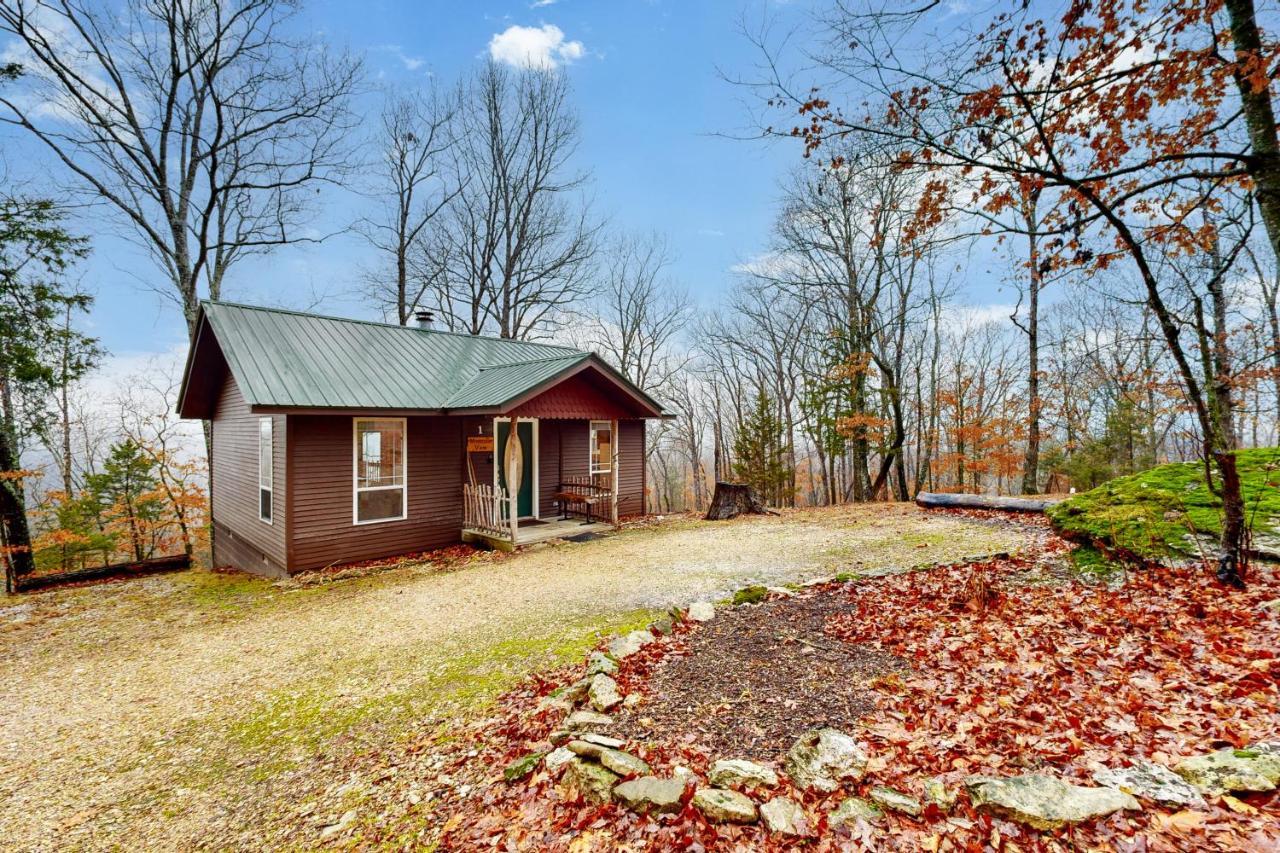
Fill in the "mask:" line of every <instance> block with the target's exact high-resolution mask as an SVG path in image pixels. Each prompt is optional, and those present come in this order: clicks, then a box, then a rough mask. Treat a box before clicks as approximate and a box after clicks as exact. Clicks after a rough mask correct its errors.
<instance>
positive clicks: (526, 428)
mask: <svg viewBox="0 0 1280 853" xmlns="http://www.w3.org/2000/svg"><path fill="white" fill-rule="evenodd" d="M533 432H534V430H533V421H516V435H517V436H519V437H520V447H521V454H520V457H521V459H522V460H523V464H522V465H521V466H520V467H521V469H522V471H521V475H520V489H519V491H518V492H517V493H516V514H517V515H518V516H519V517H520V518H529V517H530V516H532V515H533V478H534V467H533V466H534V452H533V447H534V435H533ZM494 435H495V436H496V437H497V441H496V442H494V445H495V446H494V449H493V450H494V453H493V455H494V458H495V461H496V463H497V466H498V485H499V486H501V487H502V488H504V489H507V490H508V491H510V487H509V486H508V485H507V470H506V469H507V439H508V437H509V436H510V435H511V422H510V421H498V423H497V425H496V429H495V431H494Z"/></svg>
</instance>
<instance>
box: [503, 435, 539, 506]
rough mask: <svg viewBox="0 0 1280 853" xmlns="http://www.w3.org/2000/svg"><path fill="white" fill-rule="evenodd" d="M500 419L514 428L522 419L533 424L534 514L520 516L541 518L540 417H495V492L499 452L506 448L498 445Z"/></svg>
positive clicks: (517, 500)
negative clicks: (539, 478) (539, 474)
mask: <svg viewBox="0 0 1280 853" xmlns="http://www.w3.org/2000/svg"><path fill="white" fill-rule="evenodd" d="M499 421H501V422H503V423H510V424H511V425H512V428H513V429H514V428H515V424H517V423H520V422H521V421H524V422H525V423H530V424H533V453H532V454H531V455H530V457H529V458H530V459H532V460H533V502H532V503H533V505H532V506H531V507H530V509H531V510H533V514H532V515H522V516H520V518H523V519H526V520H528V519H538V518H541V517H542V488H541V484H540V483H539V482H538V469H539V468H541V467H542V464H541V460H540V459H539V450H538V445H539V444H541V441H540V440H539V438H538V419H537V418H494V419H493V490H494V492H497V491H498V460H499V456H498V454H499V453H502V452H504V450H505V448H501V447H498V422H499ZM519 500H520V498H519V496H518V495H517V496H516V503H517V504H519ZM520 518H517V519H516V520H517V521H519V520H520Z"/></svg>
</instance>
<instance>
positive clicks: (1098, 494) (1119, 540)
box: [1047, 448, 1280, 560]
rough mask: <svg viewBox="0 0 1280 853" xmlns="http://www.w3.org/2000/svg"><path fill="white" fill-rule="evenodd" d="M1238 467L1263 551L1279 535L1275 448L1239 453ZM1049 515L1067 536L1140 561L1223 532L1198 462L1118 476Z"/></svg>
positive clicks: (1279, 456) (1177, 552)
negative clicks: (1099, 545)
mask: <svg viewBox="0 0 1280 853" xmlns="http://www.w3.org/2000/svg"><path fill="white" fill-rule="evenodd" d="M1236 465H1237V468H1238V469H1239V472H1240V483H1241V489H1242V491H1243V493H1244V499H1245V507H1246V515H1247V517H1248V518H1249V519H1250V521H1251V523H1252V525H1253V536H1254V541H1255V547H1257V548H1259V550H1262V551H1264V552H1265V551H1266V549H1267V543H1271V542H1275V541H1277V540H1280V448H1260V449H1256V450H1241V451H1237V453H1236ZM1215 476H1216V472H1215ZM1047 515H1048V516H1049V519H1050V520H1051V521H1052V522H1053V525H1054V527H1055V528H1056V529H1057V530H1059V531H1060V532H1061V533H1062V534H1063V535H1065V536H1067V537H1069V538H1072V539H1075V540H1077V541H1082V542H1088V543H1098V544H1101V545H1103V546H1105V547H1106V548H1108V549H1111V550H1113V551H1115V552H1118V553H1120V554H1124V555H1131V556H1133V557H1137V558H1139V559H1143V560H1159V559H1164V558H1170V557H1172V558H1174V559H1186V558H1191V557H1197V556H1199V555H1200V553H1201V550H1202V548H1205V547H1206V546H1208V547H1209V548H1212V542H1213V540H1214V539H1216V538H1217V537H1218V536H1220V535H1221V533H1222V501H1221V499H1219V498H1218V497H1217V496H1216V495H1214V494H1213V493H1212V492H1211V491H1210V490H1209V488H1208V486H1207V485H1206V483H1205V477H1204V465H1202V464H1200V463H1198V462H1185V463H1184V462H1175V463H1171V464H1168V465H1158V466H1156V467H1155V468H1152V469H1150V470H1148V471H1143V472H1142V473H1140V474H1134V475H1132V476H1128V477H1117V478H1116V479H1114V480H1111V481H1109V482H1107V483H1103V484H1102V485H1101V486H1099V487H1098V488H1096V489H1093V490H1091V491H1088V492H1083V493H1081V494H1078V495H1073V496H1072V497H1070V498H1068V499H1067V500H1065V501H1062V502H1061V503H1059V504H1057V505H1056V506H1053V507H1050V508H1049V509H1048V510H1047ZM1277 557H1280V554H1277Z"/></svg>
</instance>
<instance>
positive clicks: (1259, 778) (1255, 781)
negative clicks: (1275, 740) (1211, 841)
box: [1173, 744, 1280, 796]
mask: <svg viewBox="0 0 1280 853" xmlns="http://www.w3.org/2000/svg"><path fill="white" fill-rule="evenodd" d="M1173 771H1174V772H1175V773H1177V774H1178V775H1179V776H1181V777H1182V778H1183V779H1186V780H1187V781H1188V782H1190V783H1191V784H1192V785H1195V786H1196V787H1197V788H1199V789H1200V790H1201V791H1202V792H1204V793H1206V794H1209V795H1210V796H1217V795H1219V794H1225V793H1228V792H1231V791H1274V790H1275V789H1276V784H1277V783H1280V749H1278V750H1276V751H1275V752H1273V751H1272V750H1271V745H1270V744H1258V748H1255V749H1220V750H1218V751H1217V752H1211V753H1209V754H1208V755H1198V756H1196V757H1195V758H1188V759H1187V760H1186V761H1183V762H1182V763H1181V764H1179V765H1178V766H1177V767H1175V768H1173Z"/></svg>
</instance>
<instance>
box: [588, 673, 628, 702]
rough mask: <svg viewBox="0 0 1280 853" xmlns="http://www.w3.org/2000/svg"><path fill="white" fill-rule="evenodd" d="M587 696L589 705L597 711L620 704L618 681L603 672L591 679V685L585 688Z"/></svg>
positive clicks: (620, 695)
mask: <svg viewBox="0 0 1280 853" xmlns="http://www.w3.org/2000/svg"><path fill="white" fill-rule="evenodd" d="M587 698H588V699H589V700H590V701H591V707H592V708H595V709H596V710H597V711H610V710H613V709H614V708H616V707H617V706H618V705H620V704H622V694H621V693H619V692H618V682H616V681H614V680H613V679H612V678H610V677H609V676H607V675H605V674H604V673H603V672H602V673H599V674H598V675H596V676H595V677H594V678H592V679H591V687H590V688H588V690H587Z"/></svg>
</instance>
